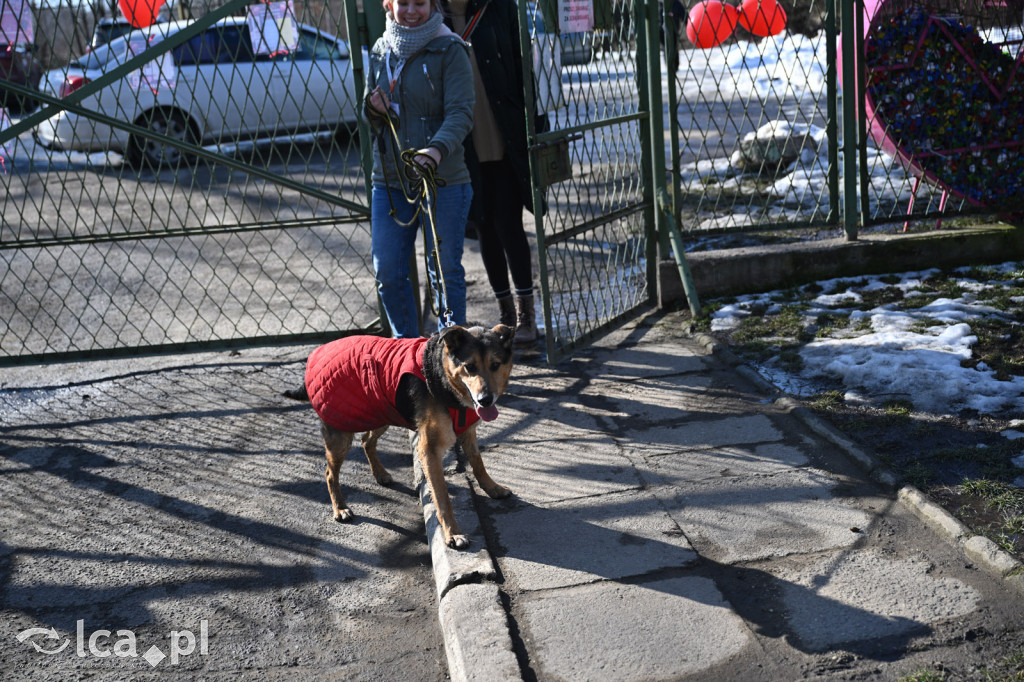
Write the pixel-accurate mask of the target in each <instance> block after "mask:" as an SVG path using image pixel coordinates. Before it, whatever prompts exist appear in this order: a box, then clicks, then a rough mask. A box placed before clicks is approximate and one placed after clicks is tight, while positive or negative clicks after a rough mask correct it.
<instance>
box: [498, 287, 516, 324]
mask: <svg viewBox="0 0 1024 682" xmlns="http://www.w3.org/2000/svg"><path fill="white" fill-rule="evenodd" d="M498 322H500V323H501V324H504V325H506V326H509V327H512V328H513V329H514V328H515V326H516V302H515V299H513V298H512V294H509V295H508V296H502V297H501V298H499V299H498Z"/></svg>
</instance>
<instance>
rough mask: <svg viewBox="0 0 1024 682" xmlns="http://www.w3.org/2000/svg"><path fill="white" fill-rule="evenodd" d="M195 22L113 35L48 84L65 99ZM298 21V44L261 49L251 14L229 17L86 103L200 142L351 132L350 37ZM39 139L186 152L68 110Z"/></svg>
mask: <svg viewBox="0 0 1024 682" xmlns="http://www.w3.org/2000/svg"><path fill="white" fill-rule="evenodd" d="M190 23H191V22H167V23H158V24H154V25H152V26H149V27H147V28H145V29H140V30H137V31H132V32H131V33H129V34H127V35H125V36H122V37H120V38H115V39H114V40H112V41H110V42H109V43H106V44H104V45H100V46H99V47H97V48H96V49H94V50H92V51H90V52H88V53H86V54H85V55H83V56H82V57H81V58H79V59H78V60H77V61H75V62H72V63H71V64H70V65H69V66H68V67H67V68H64V69H55V70H53V71H49V72H47V73H46V74H45V75H44V78H43V83H42V88H43V90H44V91H46V92H48V93H51V94H52V95H54V96H55V97H65V96H67V95H68V94H70V93H72V92H74V91H75V90H77V89H79V88H81V87H83V86H84V85H86V84H87V83H90V82H92V81H95V80H97V79H98V78H100V77H101V76H102V75H103V74H104V73H105V72H107V71H109V70H111V69H113V68H115V67H116V66H118V65H120V64H123V63H124V62H126V61H127V60H128V59H129V58H130V57H132V56H134V53H133V50H134V49H141V47H139V48H135V47H130V46H136V45H139V46H141V45H146V44H149V45H156V44H158V43H159V42H160V41H162V40H165V39H166V38H168V37H169V36H172V35H174V34H175V33H177V32H178V31H181V30H182V29H184V28H186V27H187V26H188V25H189V24H190ZM296 28H297V32H298V35H297V41H298V46H297V47H296V48H295V49H294V50H288V49H280V50H276V51H274V52H273V53H272V54H257V53H256V52H255V51H254V49H253V45H252V38H251V36H250V32H249V27H248V24H247V23H246V20H245V18H244V17H230V18H226V19H222V20H220V21H218V22H217V23H216V24H214V25H213V26H211V27H209V28H208V29H206V30H205V31H204V32H202V33H200V34H198V35H196V36H193V37H192V38H190V39H189V40H187V41H185V42H184V43H182V44H181V45H179V46H177V47H175V48H173V49H172V50H170V51H169V52H167V53H166V55H167V56H166V57H163V58H159V57H158V58H156V59H154V60H153V61H152V62H150V64H147V67H152V68H151V69H144V70H141V71H135V72H134V73H133V74H129V75H128V76H126V77H124V78H121V79H119V80H117V81H115V82H113V83H111V84H110V85H108V86H107V87H105V88H103V89H102V90H101V91H100V92H98V93H96V94H93V95H90V96H88V97H86V98H84V99H83V100H82V102H81V105H82V106H83V107H85V108H87V109H91V110H94V111H97V112H102V113H103V114H105V115H107V116H111V117H114V118H117V119H120V120H122V121H125V122H131V123H134V124H136V125H139V126H141V127H144V128H148V129H149V130H152V131H154V132H158V133H161V134H164V135H167V136H170V137H173V138H175V139H177V140H181V141H183V142H193V143H198V144H201V145H207V144H215V143H224V142H236V141H239V140H241V139H252V138H261V137H282V136H295V135H300V134H305V133H310V132H313V133H318V132H334V131H338V130H340V129H344V130H348V129H351V127H352V126H354V125H355V122H356V116H357V114H356V103H357V101H358V96H357V95H356V94H355V89H354V85H353V80H352V69H351V65H350V63H349V46H348V43H347V42H346V41H344V40H342V39H339V38H335V37H334V36H331V35H328V34H326V33H323V32H321V31H318V30H316V29H315V28H312V27H310V26H306V25H303V24H297V25H296ZM140 73H143V74H148V79H146V78H140V75H139V74H140ZM35 136H36V139H37V140H38V141H39V142H40V143H41V144H42V145H43V146H45V147H48V148H51V149H62V150H74V151H82V152H101V151H114V152H120V153H122V154H124V155H125V158H126V160H127V161H128V162H129V163H132V164H134V165H147V166H153V167H157V166H161V165H173V164H176V163H177V162H178V160H179V159H180V157H181V151H180V150H179V149H178V148H177V147H172V146H171V145H165V144H162V143H160V142H157V141H154V140H152V139H150V138H148V137H146V136H143V135H131V134H129V133H128V132H127V131H125V130H123V129H121V128H117V127H114V126H110V125H107V124H104V123H101V122H98V121H95V120H93V119H91V118H89V117H88V116H82V115H79V114H76V113H73V112H70V111H64V112H61V113H59V114H57V115H55V116H53V117H52V118H49V119H47V120H46V121H44V122H43V123H41V124H39V125H38V126H37V128H36V130H35Z"/></svg>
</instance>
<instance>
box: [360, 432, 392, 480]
mask: <svg viewBox="0 0 1024 682" xmlns="http://www.w3.org/2000/svg"><path fill="white" fill-rule="evenodd" d="M387 430H388V427H386V426H382V427H380V428H379V429H377V430H376V431H364V432H363V437H362V441H363V452H365V453H366V461H367V462H369V463H370V471H372V472H373V477H374V478H375V479H377V483H380V484H381V485H391V484H392V483H394V480H395V479H393V478H392V477H391V474H389V473H388V470H387V469H385V468H384V465H383V464H381V463H380V460H379V459H377V441H378V440H379V439H380V437H381V436H383V435H384V432H385V431H387Z"/></svg>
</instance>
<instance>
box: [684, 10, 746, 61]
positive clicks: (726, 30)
mask: <svg viewBox="0 0 1024 682" xmlns="http://www.w3.org/2000/svg"><path fill="white" fill-rule="evenodd" d="M739 15H740V11H739V10H738V9H736V8H735V7H733V6H732V5H727V4H725V3H722V2H720V0H705V1H704V2H701V3H698V4H696V5H694V6H693V8H692V9H690V15H689V20H688V21H687V22H686V37H687V38H689V39H690V42H691V43H693V44H694V45H696V46H697V47H699V48H702V49H705V50H706V49H708V48H710V47H714V46H715V45H720V44H721V43H722V41H723V40H725V39H726V38H728V37H729V36H731V35H732V32H733V31H734V30H736V22H737V21H738V20H739Z"/></svg>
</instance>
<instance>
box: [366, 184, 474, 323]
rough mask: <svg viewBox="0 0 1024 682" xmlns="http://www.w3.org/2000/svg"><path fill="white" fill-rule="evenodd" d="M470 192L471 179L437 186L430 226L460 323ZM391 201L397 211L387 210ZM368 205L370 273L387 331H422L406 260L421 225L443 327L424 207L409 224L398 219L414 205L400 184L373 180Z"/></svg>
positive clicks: (463, 307)
mask: <svg viewBox="0 0 1024 682" xmlns="http://www.w3.org/2000/svg"><path fill="white" fill-rule="evenodd" d="M389 194H390V199H389ZM472 198H473V188H472V186H471V185H470V184H469V183H464V184H460V185H449V186H447V187H438V188H437V200H436V202H435V205H434V217H435V220H434V223H435V225H434V229H436V230H437V237H438V239H439V240H440V252H441V272H442V274H443V275H444V284H445V290H446V292H447V295H448V300H447V304H448V308H450V309H451V311H452V322H454V323H455V324H460V325H464V324H466V271H465V269H464V268H463V267H462V247H463V241H464V240H465V238H466V218H467V217H468V215H469V204H470V201H471V200H472ZM392 206H394V208H395V213H396V216H395V217H392V216H391V215H390V212H391V208H392ZM370 210H371V217H370V229H371V241H370V244H371V246H370V249H371V251H372V253H373V274H374V277H375V278H376V280H377V292H378V293H379V294H380V300H381V302H382V303H383V304H384V314H385V315H387V318H388V323H389V324H390V325H391V332H392V333H393V334H394V336H395V338H399V339H401V338H416V337H418V336H420V326H419V320H417V319H416V292H415V291H413V288H412V280H411V279H410V277H409V263H410V258H411V257H412V255H413V254H414V253H415V252H416V238H417V236H418V234H419V231H420V228H421V227H422V228H423V230H424V233H425V234H426V249H427V256H428V257H427V263H428V267H427V270H428V274H429V277H430V282H431V285H432V286H433V289H434V296H435V304H436V305H437V306H438V309H439V310H440V311H441V318H442V319H438V329H441V328H443V327H444V322H445V321H444V319H443V315H444V310H445V305H444V303H445V302H444V301H443V300H441V294H442V289H441V285H440V283H439V280H438V276H437V272H436V270H437V265H436V262H435V260H434V258H433V253H432V252H433V248H434V235H433V231H432V230H431V229H430V222H429V220H428V218H427V216H426V213H425V212H424V213H422V214H421V215H420V218H419V219H418V220H417V221H416V222H415V223H413V224H412V225H409V226H408V227H405V226H404V225H401V224H399V221H401V222H402V223H407V222H409V220H411V219H412V216H413V214H414V213H415V212H416V207H415V206H411V205H410V204H408V203H407V202H406V201H405V197H404V196H402V192H401V190H397V189H389V188H387V187H384V186H382V185H374V186H373V196H372V201H371V204H370ZM396 218H397V220H396Z"/></svg>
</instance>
